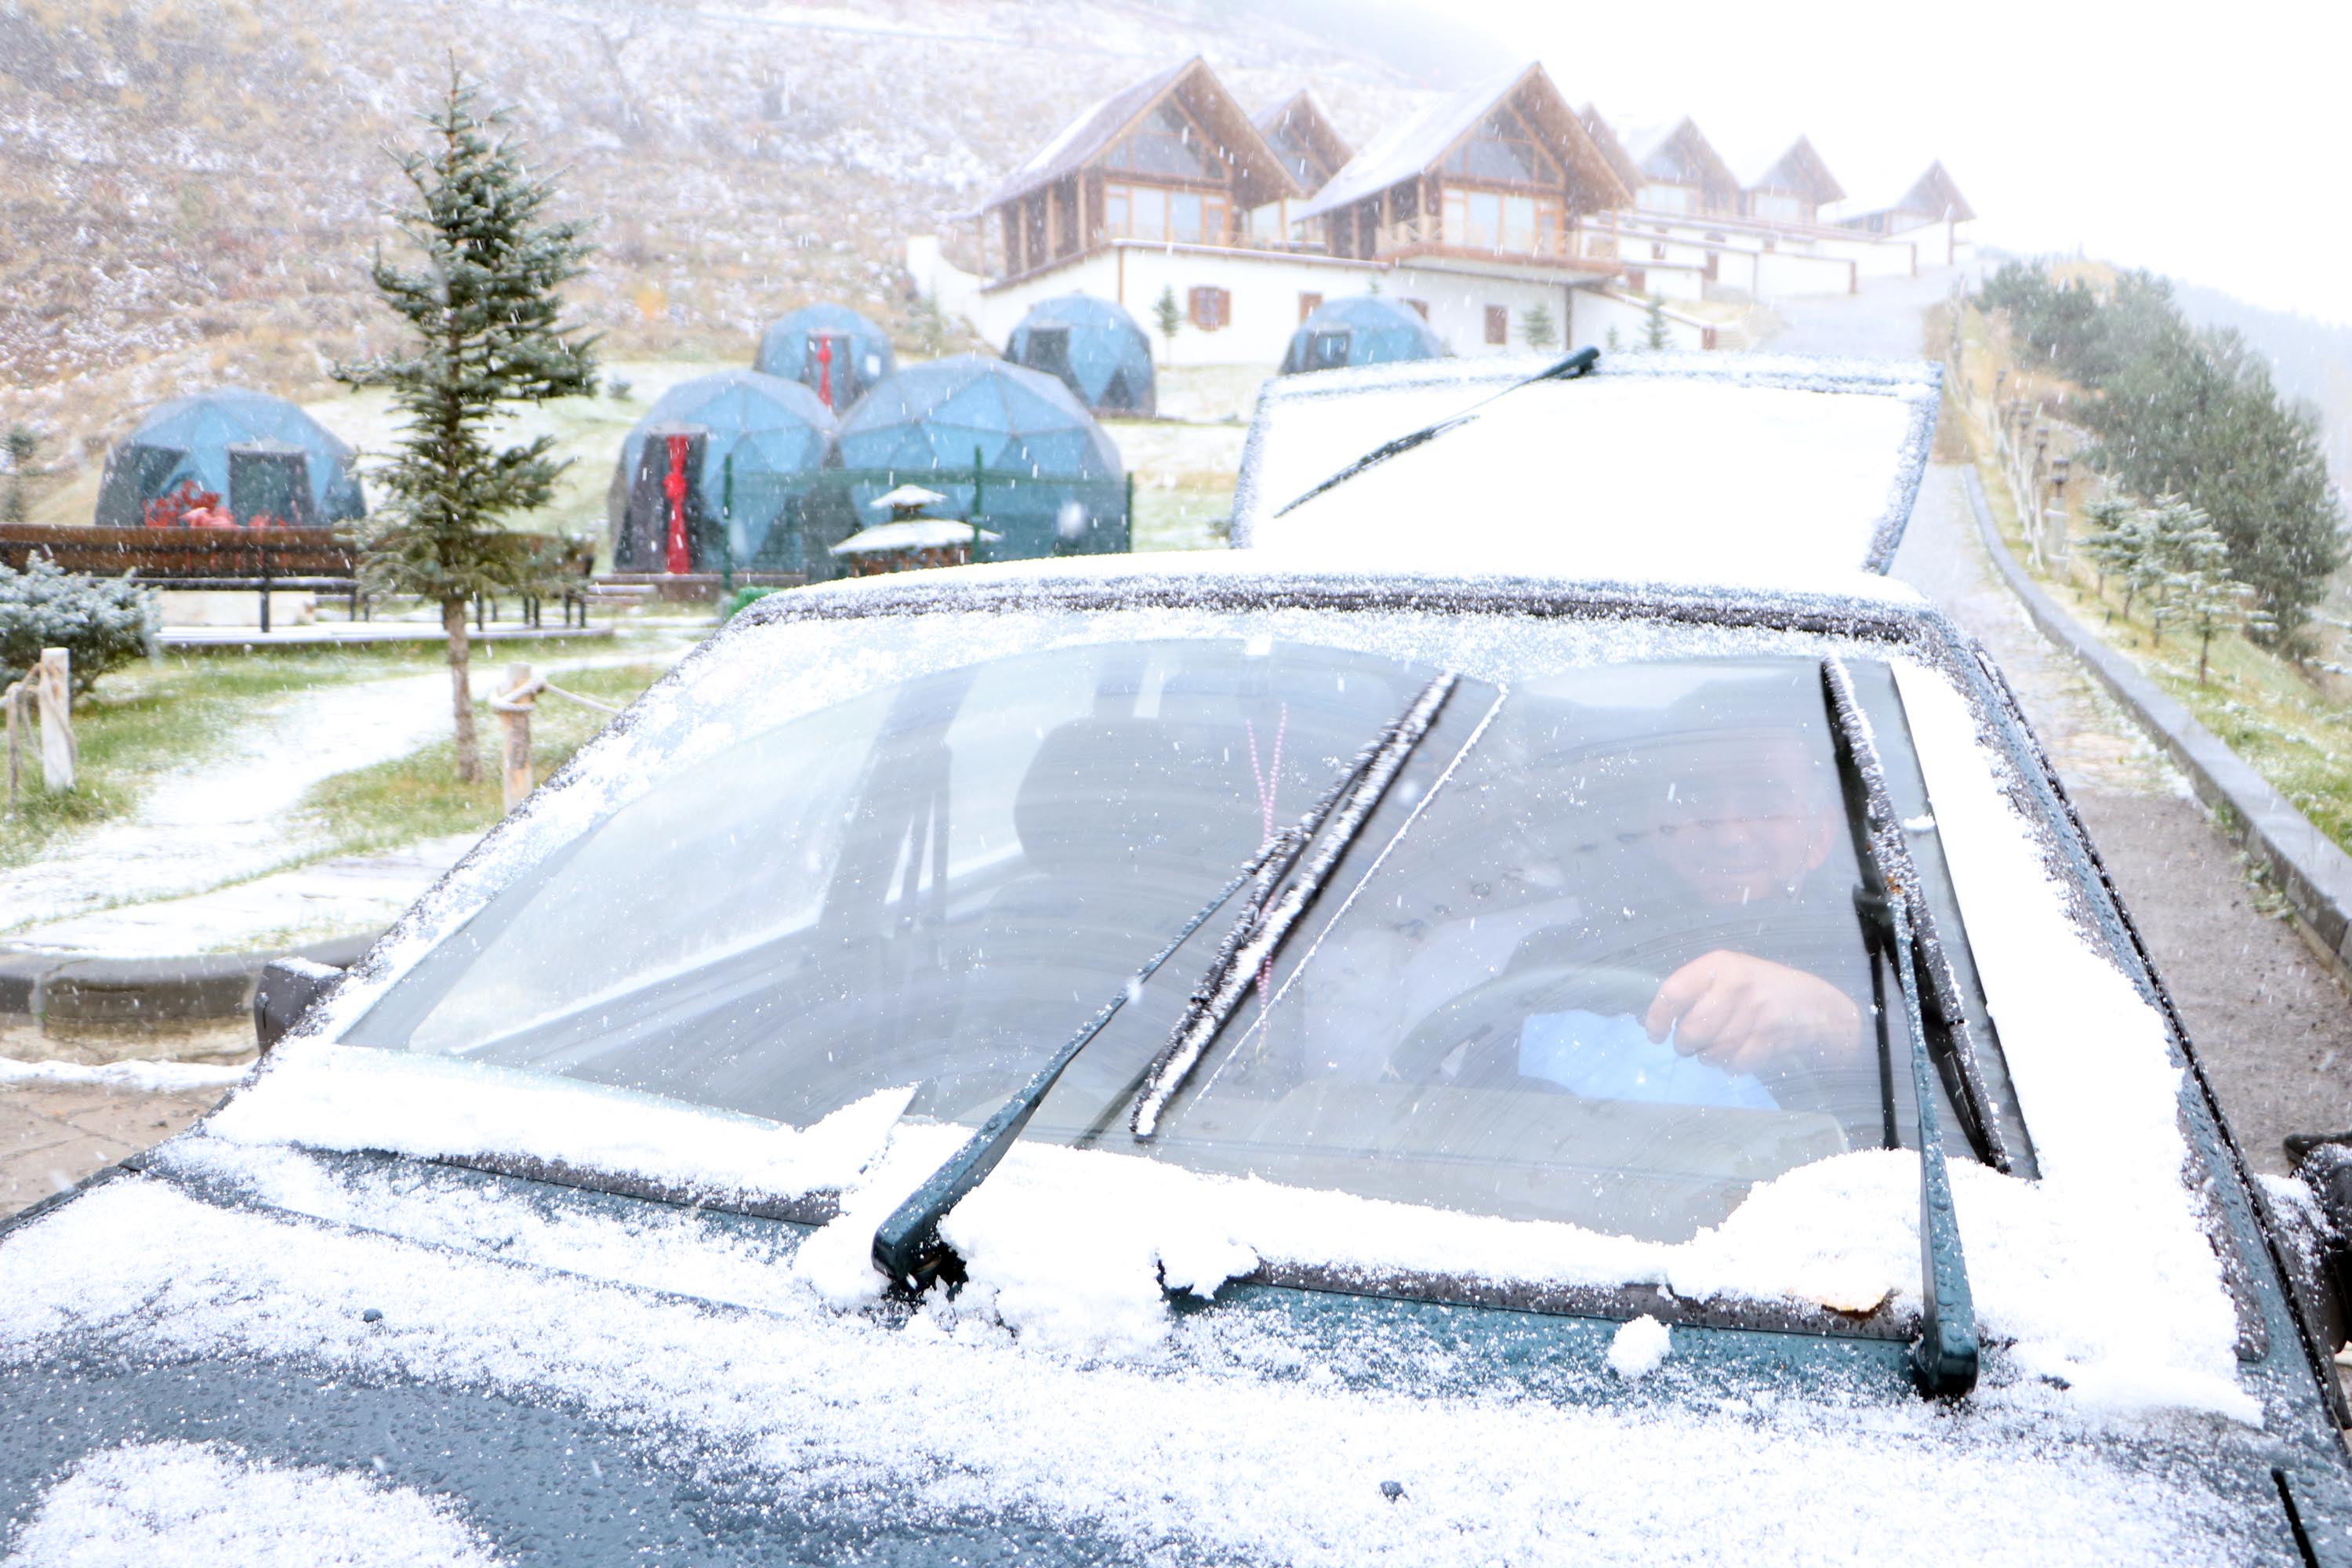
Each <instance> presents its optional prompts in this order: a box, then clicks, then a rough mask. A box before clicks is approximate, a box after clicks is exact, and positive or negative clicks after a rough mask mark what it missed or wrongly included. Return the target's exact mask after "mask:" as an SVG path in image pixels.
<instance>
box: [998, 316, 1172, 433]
mask: <svg viewBox="0 0 2352 1568" xmlns="http://www.w3.org/2000/svg"><path fill="white" fill-rule="evenodd" d="M1004 357H1005V358H1006V359H1009V360H1011V361H1012V362H1013V363H1014V364H1019V365H1026V366H1028V367H1029V368H1030V369H1031V370H1036V371H1043V372H1045V374H1047V375H1051V376H1055V377H1058V378H1059V379H1060V380H1061V382H1062V384H1064V385H1065V386H1067V387H1068V388H1069V389H1070V390H1071V391H1072V392H1074V393H1076V395H1077V398H1078V401H1079V402H1081V403H1083V404H1085V405H1087V407H1088V408H1091V409H1093V410H1094V411H1095V412H1096V413H1097V414H1144V415H1149V414H1150V413H1152V412H1154V410H1155V409H1156V408H1157V406H1158V392H1157V390H1156V388H1155V387H1154V384H1153V381H1152V374H1151V340H1150V339H1149V338H1147V337H1145V336H1144V335H1143V329H1142V328H1141V327H1139V326H1137V325H1136V324H1135V318H1134V317H1132V316H1130V315H1129V314H1128V313H1127V312H1126V311H1125V310H1120V309H1119V308H1118V306H1117V305H1114V304H1112V303H1111V302H1110V301H1109V300H1097V299H1095V298H1093V297H1092V296H1090V295H1087V294H1065V295H1063V296H1062V297H1061V298H1059V299H1057V300H1041V301H1039V302H1038V303H1037V304H1034V305H1032V306H1031V307H1030V308H1029V313H1028V314H1027V315H1025V316H1024V317H1022V318H1021V324H1020V325H1019V326H1017V327H1015V328H1013V336H1012V337H1011V338H1010V339H1009V340H1007V342H1005V345H1004Z"/></svg>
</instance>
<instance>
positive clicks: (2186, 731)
mask: <svg viewBox="0 0 2352 1568" xmlns="http://www.w3.org/2000/svg"><path fill="white" fill-rule="evenodd" d="M1960 477H1961V480H1962V483H1963V484H1964V485H1965V486H1966V488H1967V489H1968V492H1969V510H1972V511H1973V512H1974V513H1975V514H1976V521H1977V533H1978V535H1979V537H1980V538H1982V539H1983V541H1984V545H1985V551H1986V553H1988V554H1990V556H1991V557H1992V563H1993V565H1994V567H1995V568H1996V569H1997V570H1998V571H1999V572H2000V575H2001V580H2002V581H2003V582H2004V583H2006V584H2008V585H2009V589H2010V591H2011V593H2013V594H2015V595H2017V597H2018V599H2019V601H2020V602H2021V603H2022V604H2023V605H2024V606H2025V613H2026V614H2027V616H2030V617H2032V621H2033V624H2034V625H2035V626H2038V627H2040V628H2041V629H2042V633H2043V635H2044V636H2046V637H2049V638H2050V639H2051V640H2052V641H2053V642H2055V643H2057V644H2058V645H2059V646H2060V647H2063V648H2065V649H2066V650H2067V651H2068V652H2070V653H2072V654H2073V655H2074V657H2075V658H2077V659H2078V660H2080V661H2081V662H2082V664H2083V665H2084V667H2085V668H2088V669H2089V670H2090V672H2091V674H2092V675H2093V676H2095V678H2096V679H2098V682H2099V684H2100V685H2102V686H2104V687H2105V688H2106V689H2107V690H2108V691H2109V692H2110V693H2112V694H2113V695H2114V697H2115V699H2116V701H2118V702H2120V703H2122V704H2123V706H2124V709H2125V710H2126V712H2128V713H2129V714H2130V715H2131V716H2132V718H2133V719H2134V720H2135V721H2137V722H2138V724H2139V725H2140V727H2141V728H2142V729H2144V730H2146V731H2147V732H2148V734H2149V736H2150V737H2151V738H2153V739H2154V740H2155V741H2156V742H2157V743H2158V745H2160V746H2161V747H2163V748H2164V752H2165V754H2166V755H2167V756H2168V757H2170V758H2171V759H2172V761H2173V763H2175V764H2176V765H2177V766H2179V769H2180V770H2181V772H2183V773H2186V774H2188V775H2189V787H2190V788H2192V789H2194V790H2195V791H2196V792H2197V798H2198V799H2199V800H2200V801H2202V802H2203V803H2204V804H2205V806H2206V808H2207V809H2208V810H2210V812H2212V813H2213V815H2214V816H2215V818H2216V820H2217V825H2218V826H2220V827H2221V831H2222V832H2223V834H2225V835H2226V836H2227V837H2229V838H2230V839H2231V840H2232V841H2233V842H2234V843H2236V844H2237V845H2239V847H2242V848H2243V849H2244V850H2245V851H2246V852H2247V853H2248V854H2250V855H2252V856H2253V857H2254V858H2256V859H2257V860H2258V861H2260V862H2261V864H2262V865H2263V868H2264V869H2266V870H2267V871H2268V872H2269V873H2270V874H2271V876H2272V878H2273V880H2275V881H2276V883H2277V884H2278V887H2279V889H2280V890H2281V891H2283V892H2284V893H2285V895H2286V900H2287V903H2288V904H2289V905H2290V906H2291V907H2292V908H2293V909H2294V912H2295V914H2296V915H2297V917H2299V918H2298V920H2297V922H2296V924H2297V927H2298V929H2300V930H2301V931H2302V932H2303V934H2304V937H2305V940H2306V941H2308V942H2310V943H2311V944H2312V945H2313V946H2314V947H2315V948H2316V949H2318V950H2319V952H2320V954H2321V956H2322V957H2324V958H2325V959H2326V960H2327V962H2328V964H2329V967H2330V968H2332V969H2333V970H2334V971H2335V972H2336V977H2337V978H2338V979H2339V980H2342V979H2347V977H2352V856H2347V855H2346V854H2345V853H2344V851H2343V850H2341V849H2339V848H2337V847H2336V844H2335V841H2334V840H2332V839H2330V838H2329V837H2327V836H2326V834H2324V833H2322V832H2321V831H2320V830H2319V829H2318V828H2316V827H2315V826H2312V824H2311V819H2310V818H2309V817H2306V816H2304V815H2303V813H2302V812H2300V811H2298V810H2296V809H2295V807H2294V803H2293V802H2291V801H2289V800H2288V799H2287V798H2286V797H2285V796H2284V795H2281V794H2279V792H2278V791H2277V790H2275V789H2273V788H2272V787H2271V784H2270V781H2269V780H2267V779H2265V778H2263V776H2262V775H2261V774H2260V773H2256V772H2254V770H2253V769H2252V767H2250V766H2248V765H2247V764H2246V762H2245V760H2244V759H2243V758H2242V757H2240V756H2239V755H2238V754H2237V753H2236V752H2233V751H2231V750H2230V748H2229V747H2228V746H2226V745H2224V744H2223V743H2222V742H2221V740H2220V739H2219V738H2218V737H2216V736H2215V735H2214V733H2213V732H2212V731H2210V730H2208V729H2207V728H2205V726H2204V725H2202V724H2200V723H2199V722H2198V721H2197V719H2196V717H2195V716H2194V715H2193V714H2191V713H2190V712H2189V710H2188V709H2186V708H2184V707H2182V706H2181V705H2180V704H2179V702H2177V701H2175V700H2173V699H2172V698H2170V697H2168V696H2167V695H2166V694H2165V693H2164V692H2163V691H2162V690H2161V689H2158V687H2157V685H2156V683H2155V682H2153V681H2151V680H2150V679H2148V678H2147V676H2146V675H2144V674H2142V673H2141V672H2140V670H2139V668H2138V667H2137V666H2136V665H2134V664H2133V663H2132V662H2131V661H2130V660H2129V659H2127V658H2125V657H2124V656H2123V655H2121V654H2119V653H2117V652H2116V651H2115V650H2114V649H2113V648H2111V647H2107V646H2106V645H2105V643H2103V642H2101V641H2100V640H2099V639H2098V638H2097V637H2094V636H2093V635H2092V634H2091V633H2090V632H2088V631H2086V630H2084V627H2083V626H2082V625H2081V624H2080V623H2079V622H2077V621H2076V620H2075V619H2074V616H2070V615H2068V614H2067V613H2066V612H2065V610H2063V608H2061V607H2060V606H2059V605H2058V604H2057V602H2056V601H2055V600H2053V599H2052V598H2051V597H2050V595H2048V594H2046V593H2044V592H2043V591H2042V587H2041V585H2040V584H2037V583H2035V582H2034V581H2033V580H2032V578H2030V577H2028V576H2027V575H2026V574H2025V569H2024V568H2023V567H2021V566H2020V565H2019V564H2018V563H2017V558H2016V557H2015V556H2013V555H2011V553H2010V551H2009V542H2008V541H2006V540H2004V539H2002V538H2001V537H2000V531H1999V530H1998V529H1996V528H1995V527H1994V526H1993V521H1992V509H1991V508H1990V506H1989V505H1988V504H1987V503H1986V500H1985V493H1984V482H1983V480H1982V479H1979V478H1978V476H1977V470H1976V468H1975V466H1974V465H1972V464H1971V465H1964V466H1963V467H1962V468H1961V471H1960Z"/></svg>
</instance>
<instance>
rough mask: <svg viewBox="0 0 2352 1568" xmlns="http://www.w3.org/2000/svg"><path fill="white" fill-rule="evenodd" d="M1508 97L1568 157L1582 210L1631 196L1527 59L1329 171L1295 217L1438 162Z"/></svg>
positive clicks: (1618, 203)
mask: <svg viewBox="0 0 2352 1568" xmlns="http://www.w3.org/2000/svg"><path fill="white" fill-rule="evenodd" d="M1505 101H1508V102H1510V104H1511V105H1512V107H1514V108H1516V109H1517V110H1519V111H1520V112H1521V113H1523V114H1526V115H1528V117H1529V118H1531V119H1533V120H1534V121H1537V123H1538V125H1539V126H1540V128H1541V129H1542V130H1544V131H1545V132H1548V133H1549V135H1550V136H1551V137H1552V139H1553V140H1554V141H1555V142H1557V143H1558V145H1559V148H1560V150H1561V151H1562V152H1564V153H1566V154H1567V157H1566V159H1565V160H1564V161H1565V163H1567V166H1568V170H1569V176H1570V180H1571V181H1573V182H1574V183H1575V185H1576V187H1577V188H1576V191H1575V195H1576V197H1577V200H1578V202H1579V204H1580V205H1581V206H1582V207H1583V208H1585V209H1586V210H1588V211H1601V210H1603V209H1606V208H1610V207H1622V206H1624V205H1628V204H1629V203H1631V202H1632V201H1633V193H1632V192H1631V191H1629V190H1627V189H1626V188H1625V184H1624V182H1623V181H1622V180H1620V179H1619V178H1618V177H1617V174H1616V172H1615V171H1614V170H1612V168H1611V167H1610V166H1609V160H1608V159H1607V158H1606V157H1605V156H1603V155H1602V153H1601V149H1600V148H1599V147H1597V146H1595V145H1594V144H1593V140H1592V135H1591V132H1588V131H1586V130H1585V128H1584V122H1583V121H1580V120H1579V119H1578V118H1577V117H1576V110H1573V109H1571V108H1570V107H1569V102H1568V100H1567V99H1565V98H1563V97H1561V96H1560V91H1559V88H1557V87H1555V86H1554V85H1552V79H1551V78H1550V76H1549V75H1548V74H1547V73H1546V72H1545V70H1544V68H1543V67H1542V66H1541V65H1539V64H1536V63H1534V62H1530V63H1528V64H1527V65H1524V66H1516V67H1513V68H1511V69H1509V70H1507V71H1502V72H1499V73H1497V74H1496V75H1494V76H1491V77H1488V78H1486V79H1485V80H1484V81H1479V82H1474V83H1473V84H1471V85H1470V86H1468V87H1465V88H1464V89H1462V90H1461V91H1459V92H1457V93H1454V95H1453V96H1452V97H1450V98H1442V99H1439V100H1437V101H1436V102H1434V103H1432V104H1430V105H1429V106H1428V107H1427V108H1425V109H1423V110H1422V111H1421V112H1420V113H1418V114H1415V115H1413V116H1412V118H1411V119H1409V120H1406V121H1402V123H1400V124H1398V125H1396V126H1394V127H1392V128H1391V129H1390V130H1389V131H1388V132H1385V133H1383V134H1382V135H1381V137H1380V138H1379V139H1378V140H1376V141H1375V142H1372V144H1371V145H1370V146H1369V147H1366V148H1365V149H1364V150H1363V151H1362V152H1360V153H1357V154H1356V155H1355V156H1354V157H1353V158H1351V159H1349V161H1348V166H1347V167H1346V168H1344V169H1342V170H1340V171H1339V173H1338V174H1334V175H1332V176H1331V183H1330V184H1328V185H1325V186H1324V187H1323V188H1322V190H1320V191H1319V192H1318V193H1317V194H1316V195H1315V197H1314V199H1313V200H1311V201H1309V202H1308V203H1307V206H1306V208H1305V210H1303V211H1301V212H1300V213H1299V214H1297V216H1299V217H1302V218H1308V217H1315V216H1318V215H1320V214H1323V213H1327V212H1332V211H1335V210H1337V209H1338V208H1340V207H1343V206H1346V205H1349V204H1350V203H1352V202H1360V201H1362V200H1364V199H1365V198H1366V197H1368V196H1374V195H1379V194H1380V193H1381V192H1382V191H1384V190H1387V189H1388V188H1389V187H1390V186H1391V185H1393V184H1398V183H1399V182H1400V181H1403V180H1410V179H1412V178H1413V177H1414V176H1416V175H1418V174H1422V173H1423V172H1424V171H1425V170H1427V169H1429V168H1431V167H1432V166H1433V165H1434V164H1437V163H1442V162H1444V159H1445V156H1446V154H1447V153H1451V152H1453V151H1454V143H1456V142H1460V141H1461V140H1462V139H1463V138H1464V137H1465V136H1467V135H1469V134H1470V133H1471V132H1474V131H1475V130H1476V129H1477V128H1478V126H1479V123H1480V122H1481V121H1484V120H1485V119H1486V116H1487V115H1488V114H1490V113H1492V112H1493V111H1494V110H1495V108H1496V105H1497V104H1500V103H1503V102H1505Z"/></svg>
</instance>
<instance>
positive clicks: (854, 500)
mask: <svg viewBox="0 0 2352 1568" xmlns="http://www.w3.org/2000/svg"><path fill="white" fill-rule="evenodd" d="M835 451H836V454H837V460H838V462H839V464H840V469H839V472H838V473H837V475H836V476H835V479H836V485H835V490H834V494H835V500H836V502H837V505H836V506H835V509H834V510H833V513H832V515H831V517H830V518H829V519H828V527H830V528H838V529H839V530H840V532H839V533H838V534H836V535H835V536H834V537H833V538H830V539H827V540H825V541H824V544H825V545H827V546H830V545H834V544H837V543H839V542H841V541H842V540H843V539H845V538H847V537H848V536H849V534H851V533H852V532H855V531H856V530H857V529H859V528H862V527H864V526H866V524H867V523H870V522H872V521H875V518H874V515H873V511H872V508H871V506H870V505H869V503H870V502H872V501H873V500H875V498H877V497H878V496H880V495H882V494H883V493H884V492H886V491H888V490H891V489H896V488H897V487H898V486H899V485H901V484H905V483H908V482H909V481H911V482H913V483H916V484H919V485H923V486H925V487H927V488H929V489H934V490H937V491H939V492H940V494H941V495H943V496H945V497H946V498H947V500H946V501H945V502H944V503H942V504H941V505H940V506H938V507H935V508H934V509H932V510H933V512H934V515H937V516H940V517H950V518H960V519H962V520H964V521H970V522H971V523H973V524H975V525H976V526H978V527H981V528H983V529H986V530H988V531H992V532H993V533H996V534H997V535H999V536H1000V537H999V538H997V539H996V540H995V541H993V542H983V543H982V544H981V545H979V546H977V547H976V548H975V549H974V551H973V555H972V558H973V559H974V560H976V561H1027V560H1034V559H1035V558H1037V557H1039V556H1045V555H1095V554H1109V553H1116V552H1124V551H1126V550H1127V549H1128V548H1129V544H1128V539H1129V534H1128V515H1127V472H1126V469H1125V468H1123V467H1122V466H1121V465H1120V462H1119V457H1118V447H1117V446H1115V445H1113V444H1112V441H1111V438H1110V437H1109V436H1108V435H1107V434H1105V432H1104V430H1103V427H1102V426H1099V425H1097V424H1096V423H1095V418H1094V416H1093V415H1091V414H1089V413H1087V410H1086V408H1085V407H1084V406H1083V405H1081V404H1080V403H1079V402H1078V400H1077V399H1076V397H1075V396H1073V395H1071V393H1070V389H1069V388H1068V387H1066V386H1065V385H1063V384H1061V383H1060V382H1059V381H1057V380H1055V378H1054V377H1052V376H1050V375H1046V374H1043V373H1042V372H1039V371H1034V370H1029V369H1026V368H1024V367H1023V366H1021V365H1017V364H1008V363H1005V362H1004V361H1003V360H1000V359H992V358H989V357H987V356H985V355H982V354H956V355H953V356H951V357H950V358H948V359H942V360H932V361H930V362H929V363H924V364H918V365H912V366H909V367H908V368H907V369H905V370H902V371H900V372H899V373H898V374H896V375H894V376H892V377H891V378H890V379H889V380H887V381H886V382H884V383H883V384H881V385H879V386H877V387H876V388H875V389H874V390H873V391H872V392H869V393H867V394H866V398H865V400H864V401H863V402H861V403H859V404H858V405H857V406H856V408H853V409H851V410H850V412H849V416H848V417H847V418H845V419H844V420H843V421H842V422H841V435H840V437H839V440H838V441H837V443H836V444H835ZM809 557H810V563H811V564H810V572H811V574H812V575H814V574H815V570H816V566H815V562H816V559H817V549H816V547H815V546H814V544H813V545H812V547H811V549H810V551H809Z"/></svg>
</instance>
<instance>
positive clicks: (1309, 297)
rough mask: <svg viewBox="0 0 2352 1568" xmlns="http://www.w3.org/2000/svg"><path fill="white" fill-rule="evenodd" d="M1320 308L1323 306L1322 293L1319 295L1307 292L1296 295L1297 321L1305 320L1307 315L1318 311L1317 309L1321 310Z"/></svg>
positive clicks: (1302, 321)
mask: <svg viewBox="0 0 2352 1568" xmlns="http://www.w3.org/2000/svg"><path fill="white" fill-rule="evenodd" d="M1322 308H1323V296H1322V295H1320V294H1307V293H1301V294H1300V295H1299V296H1298V320H1299V321H1300V322H1301V323H1302V324H1303V323H1304V322H1305V321H1306V320H1307V317H1309V316H1311V315H1313V314H1314V313H1315V312H1316V311H1318V310H1321V309H1322Z"/></svg>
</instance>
